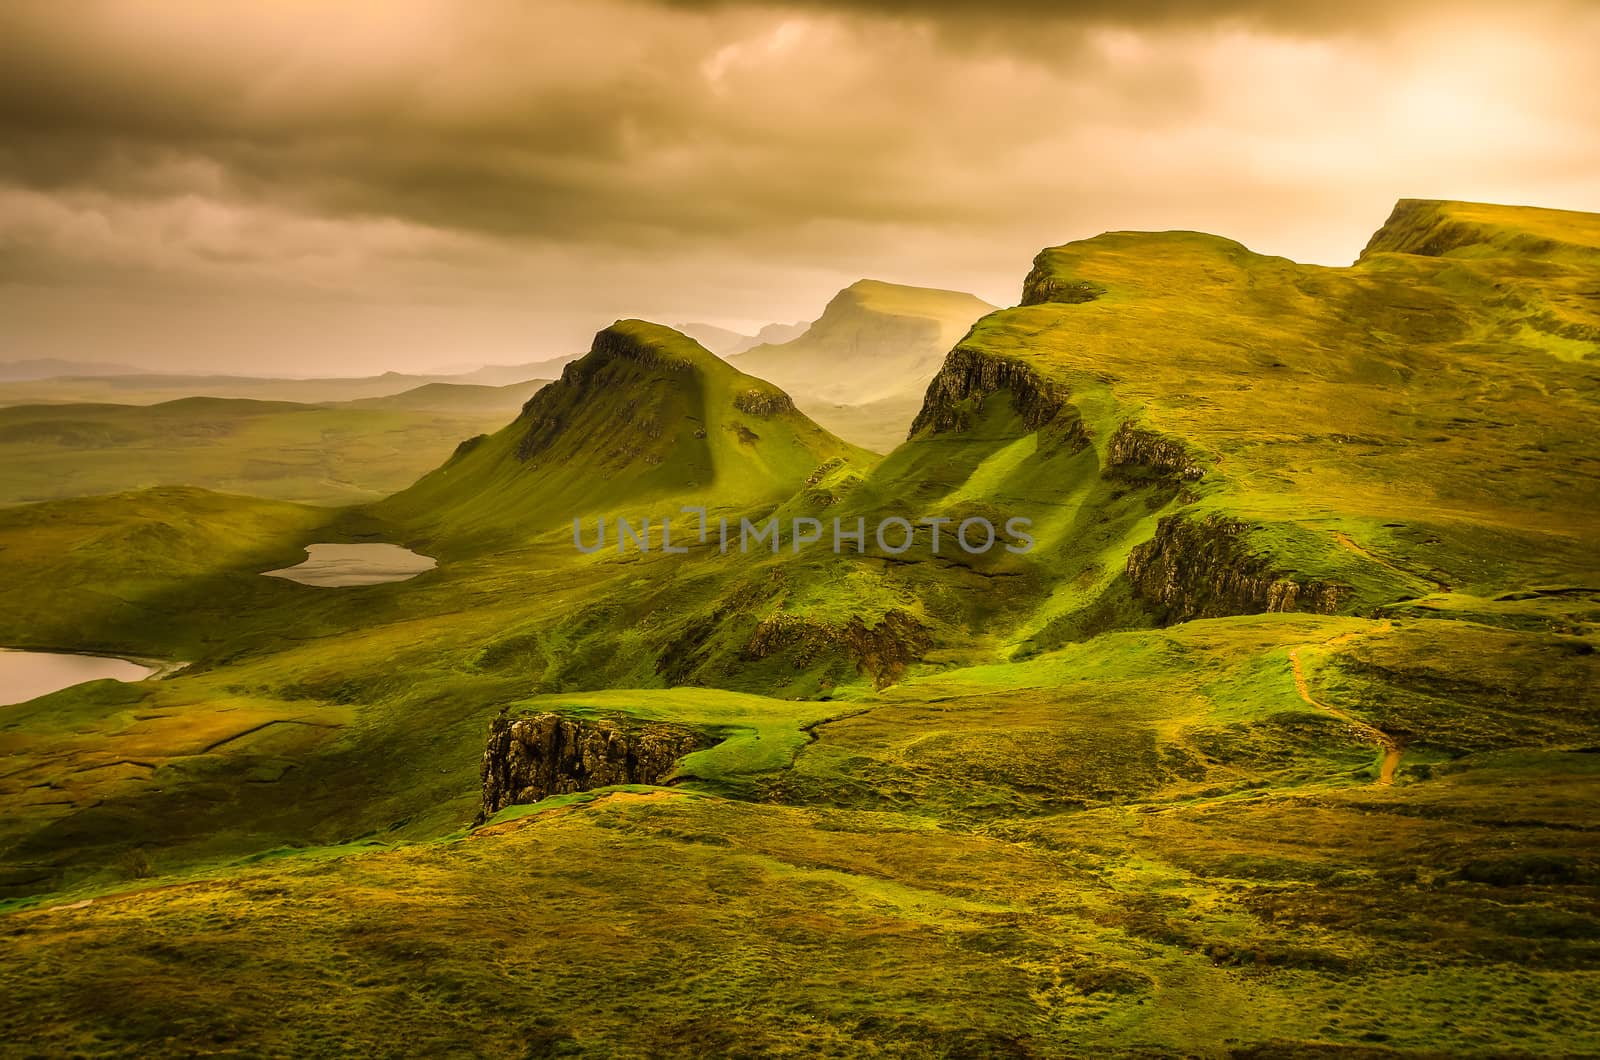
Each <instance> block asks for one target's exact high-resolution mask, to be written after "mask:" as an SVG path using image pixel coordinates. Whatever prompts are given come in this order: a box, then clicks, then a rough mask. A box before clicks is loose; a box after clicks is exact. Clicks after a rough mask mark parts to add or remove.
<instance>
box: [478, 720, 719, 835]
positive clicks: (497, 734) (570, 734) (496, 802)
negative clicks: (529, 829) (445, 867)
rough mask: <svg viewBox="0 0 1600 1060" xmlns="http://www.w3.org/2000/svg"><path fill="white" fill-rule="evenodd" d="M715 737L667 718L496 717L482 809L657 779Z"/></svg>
mask: <svg viewBox="0 0 1600 1060" xmlns="http://www.w3.org/2000/svg"><path fill="white" fill-rule="evenodd" d="M714 743H716V740H715V739H714V738H713V737H711V736H709V735H707V734H705V733H703V732H697V731H695V730H693V729H685V728H680V727H677V726H672V725H657V724H650V725H639V726H628V725H625V724H624V723H621V722H613V721H600V720H595V721H588V720H582V719H578V718H569V717H563V716H562V715H560V714H549V713H546V714H536V715H532V716H530V717H524V718H516V719H511V718H505V717H501V718H496V719H495V721H494V724H493V725H492V726H491V727H490V730H489V742H488V745H487V746H486V747H485V748H484V751H483V763H482V766H481V767H480V769H479V775H480V777H481V778H482V781H483V817H485V818H487V817H489V816H491V815H493V814H495V813H496V812H498V811H500V810H502V809H504V808H505V807H507V806H512V805H516V804H518V803H530V802H538V801H539V800H540V799H543V798H547V797H549V796H551V795H565V794H569V793H571V792H574V791H589V790H591V789H593V788H603V787H607V786H609V785H612V784H654V783H657V782H658V781H660V780H661V779H662V778H664V777H666V776H667V775H668V774H670V773H671V772H672V770H673V767H674V766H675V765H676V764H677V762H678V759H680V758H682V757H683V756H684V755H686V754H689V753H690V752H691V751H698V750H700V749H701V748H704V747H710V746H711V745H712V744H714Z"/></svg>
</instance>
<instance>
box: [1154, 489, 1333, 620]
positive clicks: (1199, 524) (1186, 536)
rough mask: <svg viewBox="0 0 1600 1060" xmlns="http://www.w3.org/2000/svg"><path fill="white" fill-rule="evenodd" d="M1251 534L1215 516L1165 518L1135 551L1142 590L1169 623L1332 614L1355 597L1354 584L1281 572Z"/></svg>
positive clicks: (1173, 516)
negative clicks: (1255, 548)
mask: <svg viewBox="0 0 1600 1060" xmlns="http://www.w3.org/2000/svg"><path fill="white" fill-rule="evenodd" d="M1247 531H1248V527H1246V526H1245V525H1244V524H1243V523H1240V522H1237V521H1236V520H1232V519H1227V518H1224V517H1221V516H1215V515H1213V516H1207V517H1205V518H1202V519H1193V518H1186V517H1184V516H1178V515H1172V516H1168V517H1167V518H1165V519H1162V520H1161V521H1160V523H1158V524H1157V526H1156V534H1155V537H1153V538H1151V539H1150V540H1149V541H1147V542H1146V543H1144V544H1142V545H1139V546H1138V547H1136V548H1134V550H1133V551H1132V553H1131V554H1130V555H1129V556H1128V565H1127V575H1128V579H1129V581H1131V582H1132V584H1133V591H1134V593H1135V594H1136V595H1137V596H1139V597H1141V598H1143V599H1145V600H1147V601H1149V602H1151V603H1153V604H1155V605H1156V606H1157V607H1158V608H1159V609H1160V610H1161V618H1162V620H1163V622H1164V623H1165V624H1168V625H1171V624H1173V623H1177V622H1187V621H1189V620H1190V619H1195V618H1221V617H1223V616H1225V615H1254V614H1261V613H1263V612H1270V611H1309V612H1312V613H1315V614H1320V615H1326V614H1332V613H1333V612H1335V611H1337V610H1338V609H1339V606H1340V605H1341V604H1342V603H1343V602H1344V601H1345V600H1346V599H1348V598H1349V596H1350V588H1349V586H1345V585H1338V584H1335V583H1332V582H1322V581H1311V580H1304V581H1303V580H1298V579H1294V578H1289V577H1285V576H1283V575H1280V574H1277V573H1275V572H1274V571H1273V570H1272V569H1271V568H1270V566H1269V565H1268V563H1267V561H1265V560H1264V559H1262V558H1261V557H1259V556H1256V555H1254V554H1252V553H1251V551H1250V548H1249V544H1248V542H1247V540H1246V533H1247Z"/></svg>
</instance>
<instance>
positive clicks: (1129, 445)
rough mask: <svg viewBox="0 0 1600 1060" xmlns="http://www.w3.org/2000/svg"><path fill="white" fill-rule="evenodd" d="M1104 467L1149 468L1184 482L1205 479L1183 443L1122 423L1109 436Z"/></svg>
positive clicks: (1203, 471)
mask: <svg viewBox="0 0 1600 1060" xmlns="http://www.w3.org/2000/svg"><path fill="white" fill-rule="evenodd" d="M1106 466H1107V467H1111V468H1148V469H1149V470H1151V471H1154V472H1155V473H1157V474H1159V475H1172V476H1175V477H1177V478H1180V479H1183V480H1184V481H1186V482H1194V481H1196V480H1198V479H1200V478H1202V477H1204V476H1205V469H1204V468H1202V467H1200V465H1199V464H1198V463H1197V462H1196V461H1195V459H1194V457H1193V455H1192V454H1190V452H1189V450H1188V449H1186V448H1185V447H1184V445H1183V443H1182V442H1179V441H1177V440H1175V439H1172V438H1168V437H1166V436H1165V435H1161V434H1157V433H1156V432H1155V431H1150V430H1144V429H1143V428H1139V427H1135V426H1134V425H1133V424H1132V423H1124V424H1123V425H1122V426H1121V427H1119V428H1117V433H1116V434H1113V435H1112V436H1111V440H1110V442H1109V443H1108V444H1107V447H1106Z"/></svg>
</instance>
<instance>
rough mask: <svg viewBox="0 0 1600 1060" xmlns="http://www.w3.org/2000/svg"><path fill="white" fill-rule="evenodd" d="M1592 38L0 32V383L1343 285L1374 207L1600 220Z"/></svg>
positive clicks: (1305, 6)
mask: <svg viewBox="0 0 1600 1060" xmlns="http://www.w3.org/2000/svg"><path fill="white" fill-rule="evenodd" d="M1597 55H1600V4H1597V3H1593V2H1586V0H1571V2H1554V0H1551V2H1544V0H1523V2H1518V3H1504V4H1486V3H1474V2H1471V0H1457V2H1452V3H1407V2H1405V0H1392V2H1386V3H1380V2H1376V0H1346V2H1341V3H1326V2H1318V3H1294V2H1288V3H1284V2H1275V0H1221V2H1214V0H1208V2H1202V0H1125V2H1113V0H1057V2H1044V0H993V2H990V3H985V4H973V3H913V2H910V0H878V2H864V3H845V2H826V0H816V2H811V3H798V4H769V3H750V2H738V0H725V2H696V0H655V2H615V0H470V2H461V0H372V2H368V3H358V2H345V3H341V4H327V3H323V2H315V3H313V2H309V0H304V2H302V0H271V2H269V0H258V2H256V3H228V2H220V0H192V2H185V0H81V2H75V3H70V4H69V3H62V2H60V0H38V2H34V0H7V2H6V3H4V4H0V360H12V359H21V358H33V357H67V358H76V359H79V360H95V361H122V362H129V363H134V364H139V365H142V366H145V367H156V368H175V369H194V368H208V369H216V370H224V371H239V372H248V373H253V374H268V373H282V374H365V373H369V372H375V371H382V370H385V369H400V370H429V369H436V368H441V367H446V366H453V365H468V366H470V365H474V364H479V363H486V362H488V363H506V362H517V361H528V360H537V359H542V358H545V357H549V356H554V355H557V354H562V353H568V352H574V351H577V350H581V349H583V348H586V346H587V343H588V340H589V338H590V336H592V334H593V333H594V332H595V331H596V330H597V329H599V328H600V327H603V326H604V325H605V324H608V323H610V322H611V321H612V320H613V319H616V318H618V317H622V316H642V317H646V318H650V319H655V320H659V321H662V322H665V323H677V322H682V321H689V320H697V321H708V322H712V323H719V324H725V325H730V326H736V327H748V328H750V329H752V330H753V328H754V327H755V326H758V325H759V324H761V323H764V322H767V321H774V320H780V321H793V320H796V319H802V318H806V319H809V318H810V317H813V316H815V315H816V313H817V312H819V311H820V308H821V306H822V305H823V303H824V302H826V300H827V299H828V297H829V296H830V295H831V294H832V293H833V292H835V291H836V290H838V289H839V288H840V287H843V286H844V285H846V284H848V283H850V282H852V281H854V280H856V279H859V278H861V277H873V278H878V279H886V280H892V281H897V282H902V283H914V284H924V285H928V286H938V287H949V288H956V289H960V290H967V291H971V292H973V293H975V294H978V295H979V296H981V297H983V298H985V299H987V300H989V301H991V302H995V303H998V304H1012V303H1013V302H1014V301H1015V300H1016V297H1017V292H1018V290H1019V288H1020V285H1021V281H1022V277H1023V275H1024V274H1025V273H1026V271H1027V268H1028V264H1029V261H1030V259H1031V258H1032V256H1033V255H1034V254H1035V253H1036V252H1037V251H1038V250H1040V249H1041V248H1043V247H1045V246H1049V245H1054V244H1058V243H1063V242H1066V241H1068V240H1072V239H1079V238H1083V237H1086V236H1091V235H1094V234H1096V233H1098V232H1101V231H1104V230H1107V229H1164V228H1191V229H1200V230H1205V231H1212V232H1218V233H1220V234H1224V235H1228V236H1231V237H1233V238H1236V239H1239V240H1241V241H1243V242H1244V243H1246V244H1247V245H1249V246H1250V247H1252V248H1253V249H1255V250H1258V251H1262V252H1265V253H1274V254H1283V255H1286V256H1289V257H1292V258H1295V259H1297V260H1301V261H1311V262H1321V263H1326V264H1346V263H1348V262H1349V261H1350V260H1351V259H1352V258H1353V257H1354V256H1355V254H1356V253H1357V252H1358V251H1359V250H1360V248H1361V246H1362V244H1364V243H1365V241H1366V238H1367V236H1368V235H1369V234H1370V233H1371V231H1372V230H1373V229H1374V228H1376V227H1377V226H1378V225H1379V224H1381V223H1382V221H1383V219H1384V218H1385V217H1386V216H1387V214H1388V212H1389V209H1390V207H1391V206H1392V205H1393V203H1394V201H1395V200H1396V199H1397V198H1401V197H1418V198H1456V199H1474V200H1487V201H1499V202H1515V203H1525V204H1532V205H1541V206H1552V207H1561V208H1566V209H1578V210H1594V211H1600V63H1597V62H1596V58H1595V57H1596V56H1597Z"/></svg>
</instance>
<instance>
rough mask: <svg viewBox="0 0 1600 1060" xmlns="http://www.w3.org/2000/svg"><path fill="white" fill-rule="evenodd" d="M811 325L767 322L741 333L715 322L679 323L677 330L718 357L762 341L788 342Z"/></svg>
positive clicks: (735, 352)
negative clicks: (745, 333) (744, 333)
mask: <svg viewBox="0 0 1600 1060" xmlns="http://www.w3.org/2000/svg"><path fill="white" fill-rule="evenodd" d="M810 326H811V325H810V324H809V323H807V322H806V321H803V320H802V321H799V322H798V323H794V324H767V325H765V326H764V327H762V329H761V330H760V331H758V332H756V333H755V334H754V335H741V334H739V333H738V332H737V331H730V330H728V329H727V328H719V327H717V326H716V325H715V324H679V325H677V330H678V331H681V332H682V333H683V334H685V335H687V336H689V337H690V338H691V339H694V340H695V341H696V342H698V343H699V344H700V345H702V346H704V347H705V348H706V349H708V350H710V351H711V352H712V353H714V354H716V355H717V356H718V357H732V356H733V355H735V354H739V353H743V352H744V351H746V350H748V349H750V348H751V347H752V346H759V345H761V344H762V343H769V342H788V341H789V340H790V339H795V338H799V337H800V336H801V335H803V334H805V331H806V328H808V327H810Z"/></svg>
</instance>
